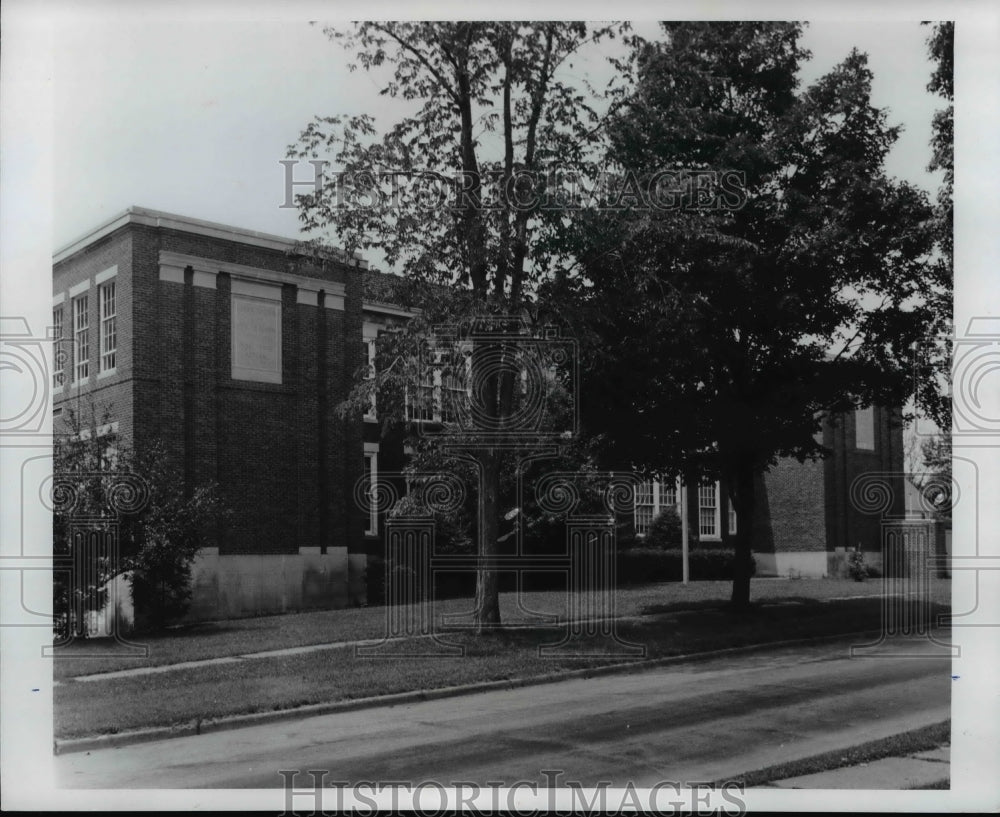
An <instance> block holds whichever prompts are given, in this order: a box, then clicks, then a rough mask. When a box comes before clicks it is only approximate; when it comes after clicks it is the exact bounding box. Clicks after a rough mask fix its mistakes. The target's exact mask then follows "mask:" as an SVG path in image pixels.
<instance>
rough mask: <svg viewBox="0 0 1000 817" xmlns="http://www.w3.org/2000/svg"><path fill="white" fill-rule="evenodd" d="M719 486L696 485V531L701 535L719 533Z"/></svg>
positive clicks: (715, 534)
mask: <svg viewBox="0 0 1000 817" xmlns="http://www.w3.org/2000/svg"><path fill="white" fill-rule="evenodd" d="M718 513H719V486H718V483H716V484H713V485H699V486H698V533H699V534H700V535H701V536H718V535H719V522H718Z"/></svg>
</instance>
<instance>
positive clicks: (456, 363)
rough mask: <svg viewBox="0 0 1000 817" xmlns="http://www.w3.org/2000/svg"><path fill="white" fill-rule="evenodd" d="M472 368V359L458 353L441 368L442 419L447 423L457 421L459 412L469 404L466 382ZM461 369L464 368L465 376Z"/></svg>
mask: <svg viewBox="0 0 1000 817" xmlns="http://www.w3.org/2000/svg"><path fill="white" fill-rule="evenodd" d="M471 368H472V361H471V360H470V359H469V358H467V357H464V356H463V355H461V354H457V353H456V354H455V355H453V359H452V360H451V362H450V364H449V365H448V366H446V367H445V368H443V369H442V370H441V419H442V420H443V421H444V422H446V423H454V422H457V421H458V418H459V413H460V412H461V411H462V409H463V407H465V406H466V405H467V404H468V399H469V395H468V392H467V390H466V382H467V381H468V380H470V379H471V378H470V376H469V372H470V369H471ZM460 370H464V372H462V373H463V374H464V375H465V376H464V377H463V376H462V375H461V374H460V373H459V371H460Z"/></svg>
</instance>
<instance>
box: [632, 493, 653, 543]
mask: <svg viewBox="0 0 1000 817" xmlns="http://www.w3.org/2000/svg"><path fill="white" fill-rule="evenodd" d="M654 508H655V503H654V502H653V483H652V481H651V480H649V481H646V482H640V483H639V484H638V485H637V486H636V488H635V532H636V533H637V534H639V535H640V536H645V534H646V533H647V532H648V531H649V523H650V522H652V521H653V516H654Z"/></svg>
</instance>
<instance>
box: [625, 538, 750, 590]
mask: <svg viewBox="0 0 1000 817" xmlns="http://www.w3.org/2000/svg"><path fill="white" fill-rule="evenodd" d="M681 559H682V554H681V551H679V550H661V549H659V548H649V547H643V548H632V549H630V550H625V551H620V552H619V553H618V584H619V585H622V586H625V585H632V584H647V583H650V582H676V581H681V579H682V578H683V571H684V568H683V564H682V561H681ZM734 561H735V553H734V551H733V550H732V549H730V548H699V549H697V550H692V551H691V552H690V554H688V567H689V569H690V578H691V579H692V580H694V581H707V580H712V579H727V580H728V579H732V578H733V575H734V570H733V563H734ZM752 565H753V566H752V572H751V575H754V574H756V572H757V563H756V561H754V562H753V563H752Z"/></svg>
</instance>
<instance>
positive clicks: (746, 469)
mask: <svg viewBox="0 0 1000 817" xmlns="http://www.w3.org/2000/svg"><path fill="white" fill-rule="evenodd" d="M733 471H734V473H735V477H736V491H735V493H736V497H735V501H734V506H735V508H736V555H735V559H734V565H733V593H732V596H731V599H730V601H731V603H732V605H733V607H735V608H737V609H746V608H747V607H749V606H750V576H751V573H752V572H753V521H754V506H755V497H754V480H755V478H756V476H757V474H756V471H755V469H754V466H753V460H751V459H749V458H748V457H745V456H743V457H740V458H739V459H738V460H737V463H736V467H735V468H734V469H733Z"/></svg>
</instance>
